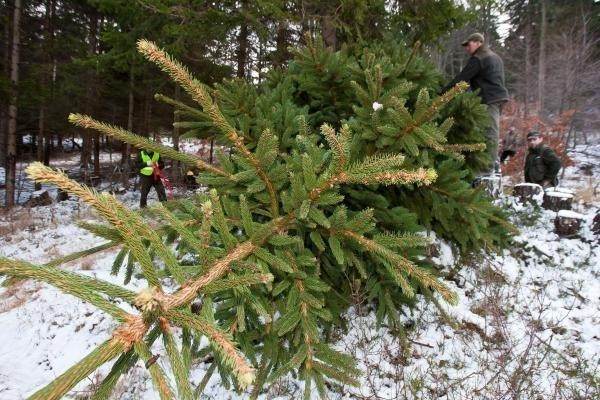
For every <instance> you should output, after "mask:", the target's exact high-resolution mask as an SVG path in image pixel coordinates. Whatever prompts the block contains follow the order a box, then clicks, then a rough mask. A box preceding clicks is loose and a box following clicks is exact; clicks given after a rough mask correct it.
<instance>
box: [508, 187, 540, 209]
mask: <svg viewBox="0 0 600 400" xmlns="http://www.w3.org/2000/svg"><path fill="white" fill-rule="evenodd" d="M543 191H544V189H543V188H542V187H541V186H540V185H538V184H536V183H520V184H518V185H515V187H514V188H513V196H515V197H517V198H518V199H519V201H520V202H521V203H523V204H525V203H530V204H534V203H537V202H536V200H535V199H536V198H537V197H540V195H541V194H542V192H543ZM538 201H539V200H538ZM538 204H539V203H538Z"/></svg>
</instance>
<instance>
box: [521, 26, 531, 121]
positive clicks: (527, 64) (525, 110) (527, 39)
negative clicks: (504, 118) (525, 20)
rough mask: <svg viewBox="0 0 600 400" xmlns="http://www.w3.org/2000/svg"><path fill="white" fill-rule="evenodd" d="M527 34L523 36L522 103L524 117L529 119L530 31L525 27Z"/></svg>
mask: <svg viewBox="0 0 600 400" xmlns="http://www.w3.org/2000/svg"><path fill="white" fill-rule="evenodd" d="M526 31H527V34H526V35H525V82H524V85H523V86H524V87H525V95H524V97H525V99H524V101H523V113H524V117H525V118H527V117H529V101H530V100H531V95H530V94H529V89H530V87H529V77H530V76H531V39H530V38H531V29H530V28H529V27H527V30H526Z"/></svg>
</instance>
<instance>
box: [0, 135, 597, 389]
mask: <svg viewBox="0 0 600 400" xmlns="http://www.w3.org/2000/svg"><path fill="white" fill-rule="evenodd" d="M570 154H571V156H572V158H573V159H574V161H575V165H573V166H571V167H568V168H567V169H566V171H565V176H564V179H563V181H562V182H561V185H562V186H565V187H568V188H570V189H572V190H574V191H575V192H576V196H575V199H576V200H575V202H574V206H573V209H574V211H577V212H579V213H581V214H582V215H583V216H584V222H583V227H582V228H581V230H580V233H579V234H578V235H577V236H575V237H571V238H560V237H559V236H557V234H555V233H554V219H555V217H556V213H555V212H553V211H548V210H544V209H542V208H540V207H539V206H535V205H526V206H524V205H521V204H519V203H517V202H516V200H515V199H514V198H513V197H511V196H509V195H506V196H504V197H502V198H501V199H500V200H499V203H501V204H502V205H503V206H504V207H506V208H507V210H508V211H509V213H510V215H511V218H512V219H513V222H514V223H515V225H516V226H518V228H519V230H520V234H519V235H518V236H517V237H516V238H515V240H514V244H513V246H512V247H511V248H510V249H507V250H505V251H504V252H503V253H502V254H488V253H483V252H482V253H479V254H476V255H471V256H469V257H464V256H463V257H460V256H458V255H457V253H456V252H455V251H454V250H453V249H452V248H451V247H450V246H449V245H448V244H446V243H444V242H442V241H437V242H436V243H437V252H436V253H437V254H436V255H435V257H434V260H433V261H434V262H436V263H437V264H438V265H439V266H440V272H441V273H442V274H443V275H445V276H447V280H446V281H445V282H446V283H447V284H448V286H450V287H451V288H452V289H453V290H455V291H456V292H457V293H458V295H459V303H458V305H457V306H448V305H445V304H438V306H436V305H434V304H433V303H431V302H426V301H421V302H419V303H418V305H417V307H416V308H413V309H408V308H407V309H406V310H404V315H403V316H402V319H403V322H404V327H405V329H404V330H403V332H400V331H398V330H394V329H390V328H389V327H386V326H377V324H376V318H375V314H374V312H373V311H372V310H371V309H370V308H369V306H368V304H366V303H365V302H364V296H362V295H361V294H360V293H357V295H356V306H355V307H353V308H352V309H351V310H350V312H348V313H347V315H345V319H346V321H347V330H345V331H339V332H336V335H334V337H333V340H334V343H335V346H336V348H338V349H339V350H342V351H344V352H346V353H348V354H351V355H353V356H354V357H355V358H356V360H357V363H358V367H359V369H360V370H361V371H362V373H363V375H362V377H361V378H360V383H361V386H360V387H356V388H355V387H347V386H337V385H332V386H330V387H329V390H330V397H331V398H334V399H433V398H437V399H446V400H451V399H490V400H492V399H493V400H497V399H565V400H566V399H569V400H571V399H597V398H600V328H599V327H600V245H599V244H600V242H599V240H600V238H599V237H598V236H595V235H594V233H593V232H592V231H591V226H592V219H593V218H594V216H595V215H596V213H597V212H598V208H599V206H600V197H599V192H598V182H599V179H598V177H599V176H600V145H591V146H578V147H577V148H575V149H574V150H573V151H572V152H571V153H570ZM584 173H585V174H587V175H585V174H584ZM0 175H1V174H0ZM0 178H2V177H1V176H0ZM0 180H2V179H0ZM53 195H54V193H53ZM154 196H155V194H154V193H153V194H152V195H151V198H150V199H151V200H150V202H152V201H156V199H155V197H154ZM118 198H119V199H120V200H121V201H123V202H125V203H127V204H128V205H130V206H132V207H133V208H136V207H137V203H138V201H139V192H133V191H128V192H126V193H125V194H123V195H118ZM97 219H98V217H97V215H96V214H95V213H94V212H93V211H92V210H90V209H89V208H88V207H87V206H85V205H83V204H82V203H80V202H78V201H77V200H76V199H73V198H71V199H69V200H67V201H63V202H59V203H53V204H52V205H49V206H42V207H35V208H26V207H18V208H16V209H15V210H13V211H12V212H11V213H10V214H7V213H5V214H0V256H4V257H8V258H12V259H22V260H25V261H28V262H31V263H38V264H43V263H44V262H47V261H49V260H51V259H54V258H57V257H60V256H64V255H67V254H70V253H72V252H75V251H79V250H83V249H87V248H89V247H93V246H96V245H98V244H100V243H102V242H103V240H102V239H99V238H98V237H95V236H94V235H92V234H90V233H89V232H87V231H85V230H83V229H81V228H79V227H78V226H77V225H76V222H77V221H80V220H95V221H96V220H97ZM114 257H115V251H112V250H109V251H105V252H103V253H99V254H96V255H94V256H90V257H87V258H84V259H81V260H78V261H74V262H71V263H69V264H66V265H65V266H64V268H66V269H68V270H71V271H76V272H78V273H82V274H87V275H90V276H94V277H97V278H100V279H104V280H107V281H110V282H114V283H118V284H121V283H122V281H123V276H122V275H119V276H112V275H111V274H110V270H111V267H112V262H113V260H114ZM141 286H142V282H141V281H138V280H136V279H135V278H134V279H132V281H131V282H130V283H129V285H128V287H129V288H130V289H133V290H139V289H140V288H141ZM0 326H1V327H2V329H0V343H2V346H1V347H0V398H1V399H3V400H17V399H23V398H25V397H26V396H28V395H30V394H32V393H33V392H35V390H36V389H39V388H41V387H43V386H44V385H45V384H47V383H49V382H50V381H51V380H52V379H54V378H55V377H57V376H58V375H60V374H61V373H62V372H63V371H65V370H66V369H67V368H68V367H70V366H71V365H73V364H74V363H75V362H76V361H78V360H79V359H81V358H82V356H83V355H85V354H87V353H89V352H90V351H91V350H92V349H93V348H95V346H97V345H98V344H100V343H102V342H103V341H105V340H106V339H108V338H109V337H110V334H111V332H112V330H113V329H114V328H115V326H116V323H115V322H114V321H113V320H112V319H110V318H109V317H108V316H107V315H105V314H103V313H102V312H99V311H97V310H96V309H95V308H93V307H92V306H90V305H89V304H87V303H85V302H82V301H78V300H76V299H75V298H73V297H70V296H68V295H66V294H63V293H61V292H60V291H58V290H57V289H54V288H52V287H50V286H48V285H45V284H40V283H36V282H33V281H23V282H20V283H17V284H15V285H12V286H10V287H6V288H0ZM407 345H408V346H407ZM161 351H162V349H161V348H160V347H158V346H157V348H156V349H155V352H156V353H160V352H161ZM164 358H166V357H164ZM164 358H163V357H161V358H159V359H158V362H159V363H161V362H162V360H163V359H164ZM109 368H110V366H109V365H106V366H104V367H103V368H101V369H100V370H99V371H98V373H97V374H96V375H94V376H91V377H89V378H88V380H87V381H84V382H82V383H81V384H80V385H78V386H77V387H76V390H74V391H73V392H72V398H74V399H85V398H86V396H87V395H88V394H89V393H91V391H92V390H93V388H94V386H95V385H97V384H98V382H99V380H100V379H101V377H102V376H103V374H106V373H107V371H108V369H109ZM207 368H208V364H204V363H199V364H198V365H196V367H195V369H194V371H193V374H192V377H191V378H192V380H193V382H194V383H195V384H198V382H199V381H200V380H201V379H202V377H203V375H204V373H205V371H206V369H207ZM302 390H303V386H302V385H300V383H299V382H297V381H295V380H294V379H292V378H283V379H280V380H279V381H277V382H275V383H274V384H272V385H271V386H270V387H269V388H268V391H266V392H265V393H263V394H261V395H260V398H261V399H295V398H299V397H300V396H301V394H302ZM246 397H247V396H246V395H243V394H242V395H236V394H234V393H232V392H230V391H227V390H226V389H224V388H222V387H221V385H220V381H219V377H218V374H215V375H213V377H212V378H211V379H210V380H209V382H208V385H207V387H206V390H205V392H204V395H203V397H202V398H206V399H238V398H246ZM114 398H119V399H157V398H158V395H157V394H156V392H154V390H153V389H152V384H151V381H150V379H149V376H148V375H147V373H146V371H145V368H144V366H143V365H136V366H135V367H134V368H133V369H132V370H131V371H130V372H129V376H128V378H127V380H126V381H124V380H122V381H121V382H120V383H119V384H118V386H117V390H116V395H115V397H114Z"/></svg>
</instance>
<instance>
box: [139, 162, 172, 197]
mask: <svg viewBox="0 0 600 400" xmlns="http://www.w3.org/2000/svg"><path fill="white" fill-rule="evenodd" d="M137 166H138V169H139V171H140V181H141V183H142V188H141V197H140V208H144V207H146V202H147V200H148V193H150V189H152V188H153V187H154V189H156V194H158V200H160V201H167V194H166V193H165V187H164V186H163V183H162V180H161V179H160V174H161V171H162V169H163V168H164V167H165V163H164V161H163V160H162V159H161V158H160V154H158V153H155V152H153V151H146V150H141V151H140V154H139V157H138V161H137Z"/></svg>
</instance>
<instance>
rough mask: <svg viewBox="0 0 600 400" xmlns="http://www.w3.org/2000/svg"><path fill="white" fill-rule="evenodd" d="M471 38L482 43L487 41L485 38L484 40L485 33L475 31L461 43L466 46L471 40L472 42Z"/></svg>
mask: <svg viewBox="0 0 600 400" xmlns="http://www.w3.org/2000/svg"><path fill="white" fill-rule="evenodd" d="M471 40H473V41H475V42H481V43H483V42H485V40H484V38H483V35H482V34H481V33H479V32H475V33H471V34H470V35H469V37H468V38H466V39H465V41H464V42H462V43H461V44H462V45H463V46H466V45H467V44H469V42H470V41H471Z"/></svg>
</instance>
